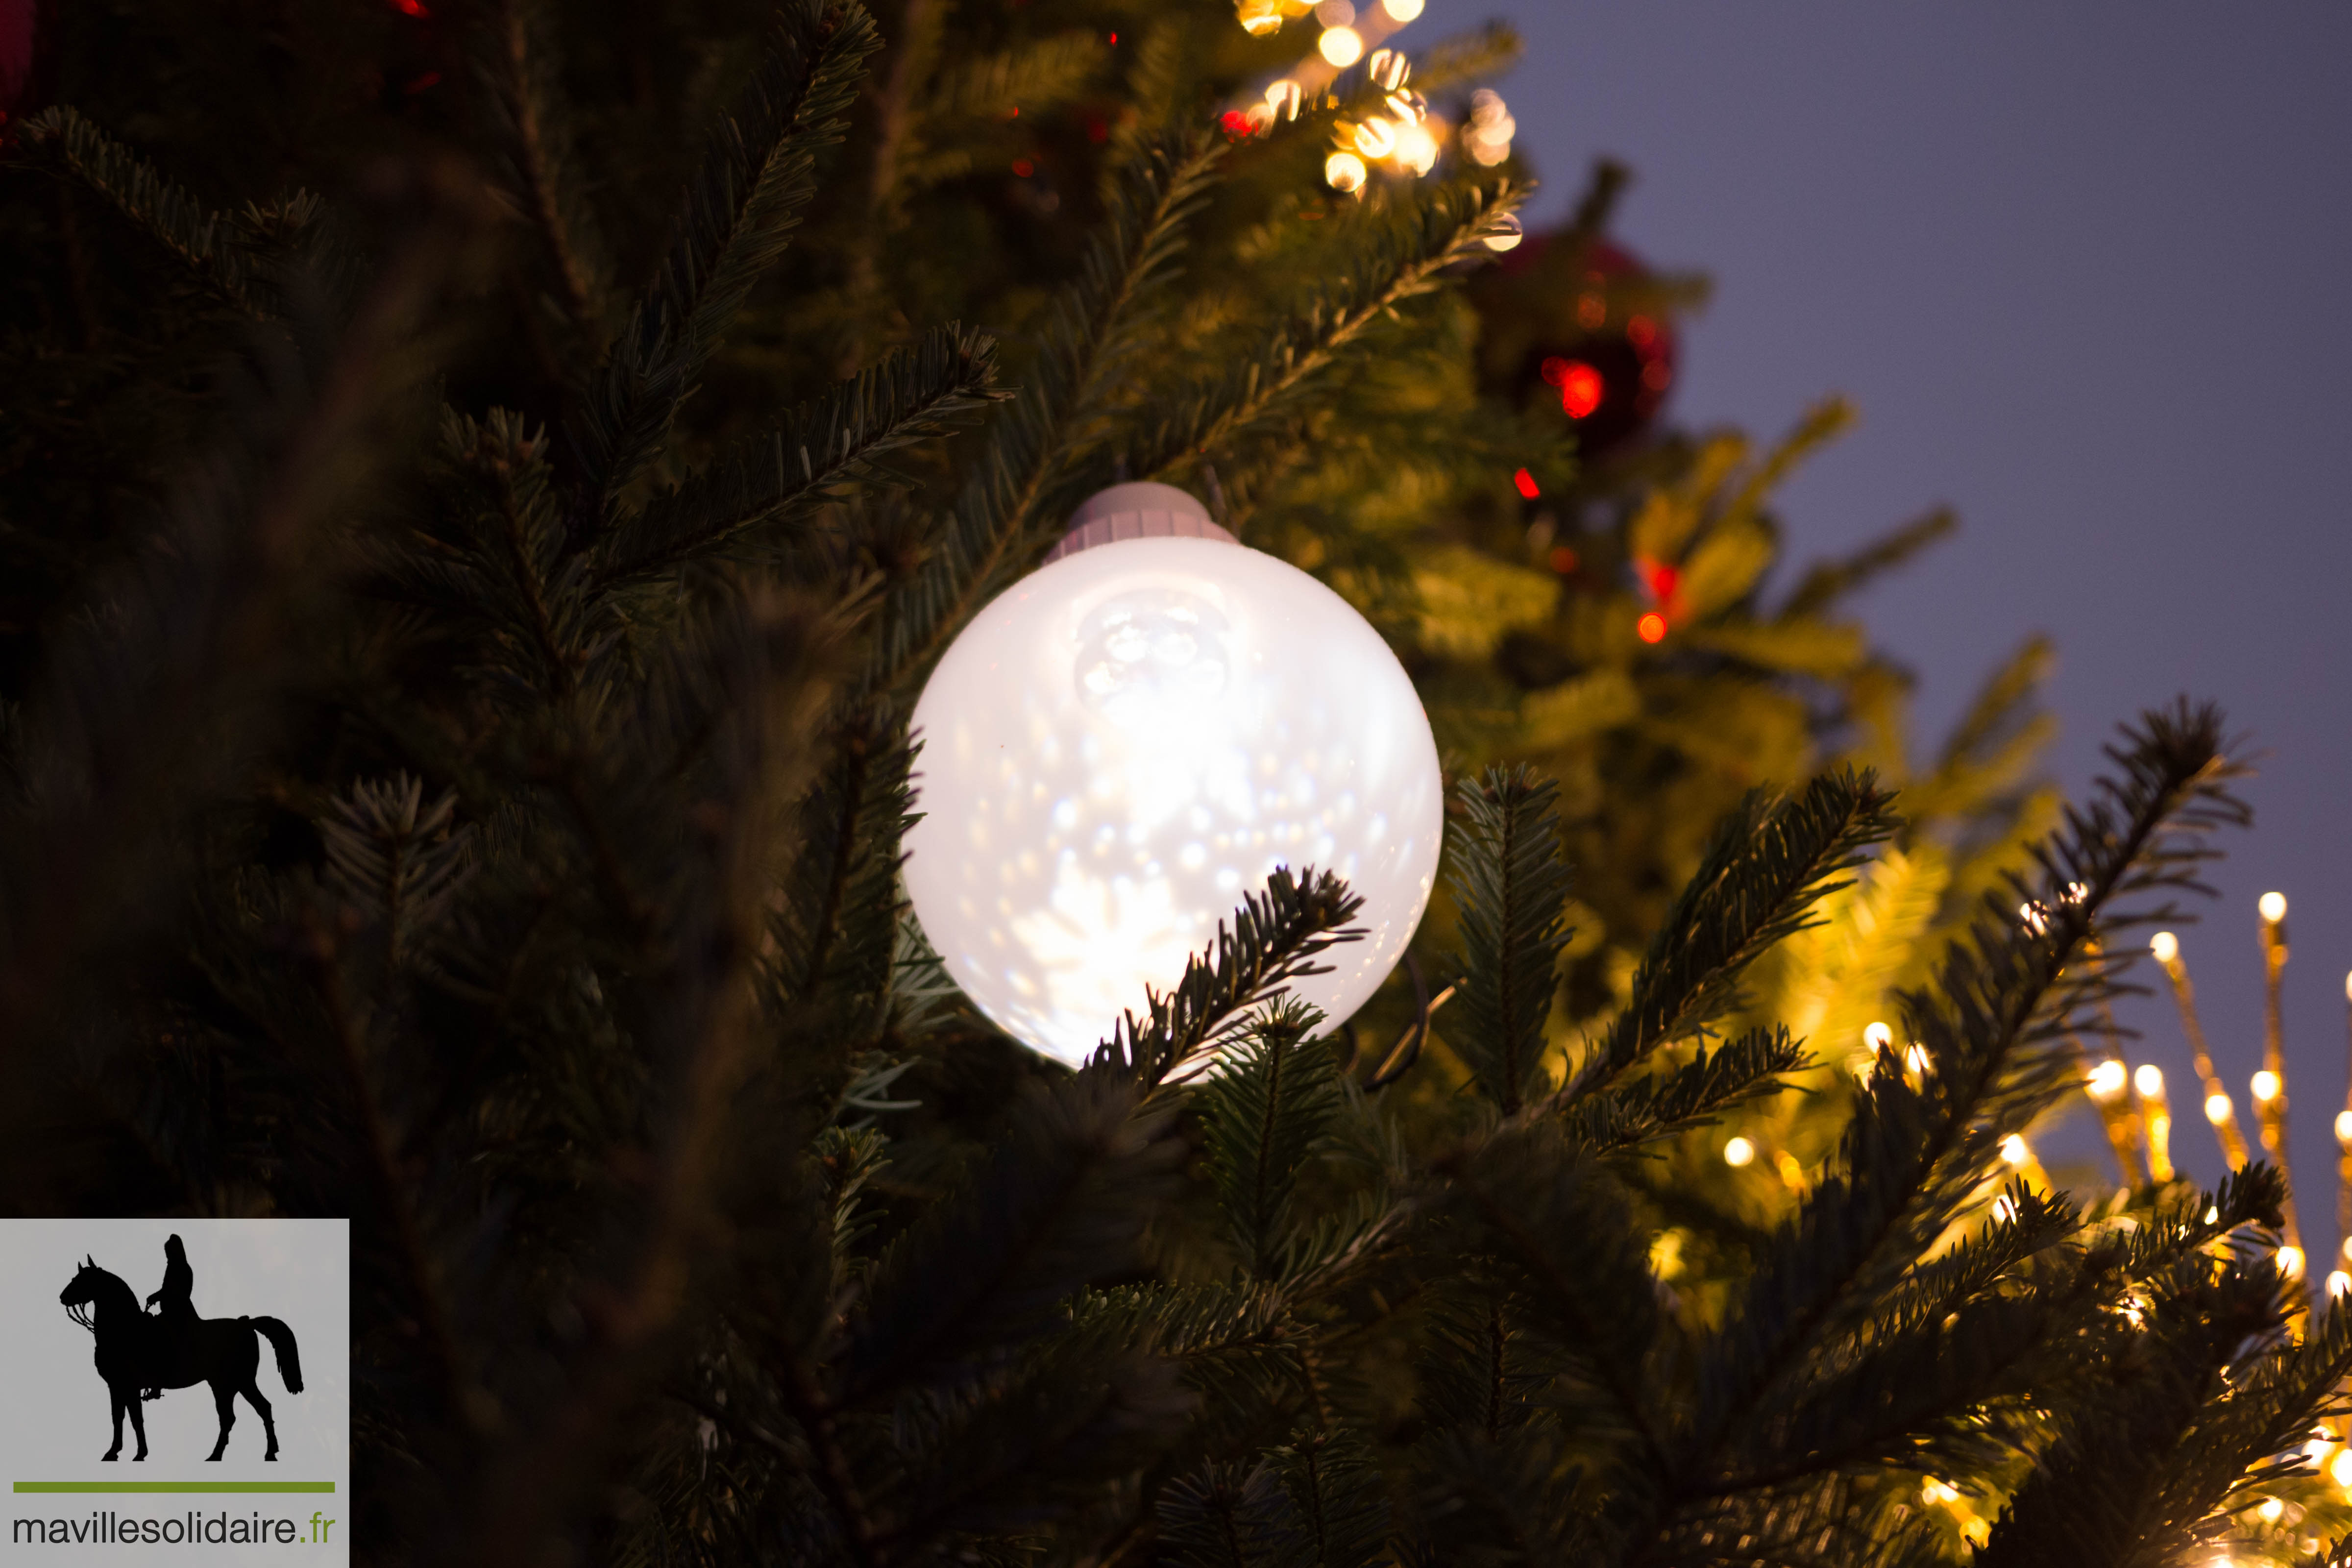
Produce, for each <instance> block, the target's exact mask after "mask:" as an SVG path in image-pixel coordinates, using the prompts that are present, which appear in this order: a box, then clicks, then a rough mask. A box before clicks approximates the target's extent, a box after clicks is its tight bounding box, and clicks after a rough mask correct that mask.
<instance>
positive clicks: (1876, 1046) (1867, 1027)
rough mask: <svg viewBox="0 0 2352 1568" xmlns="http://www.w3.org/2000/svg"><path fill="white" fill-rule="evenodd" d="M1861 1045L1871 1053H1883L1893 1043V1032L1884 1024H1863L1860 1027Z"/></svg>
mask: <svg viewBox="0 0 2352 1568" xmlns="http://www.w3.org/2000/svg"><path fill="white" fill-rule="evenodd" d="M1862 1043H1863V1044H1864V1045H1865V1046H1868V1047H1870V1048H1871V1049H1872V1050H1873V1051H1883V1050H1885V1048H1886V1047H1889V1046H1891V1045H1893V1044H1894V1043H1895V1031H1894V1030H1893V1029H1891V1028H1889V1027H1887V1026H1885V1024H1864V1026H1862Z"/></svg>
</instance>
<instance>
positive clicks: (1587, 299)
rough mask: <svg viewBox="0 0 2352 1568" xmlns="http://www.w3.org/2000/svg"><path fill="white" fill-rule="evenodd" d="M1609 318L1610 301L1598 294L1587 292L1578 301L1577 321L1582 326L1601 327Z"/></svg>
mask: <svg viewBox="0 0 2352 1568" xmlns="http://www.w3.org/2000/svg"><path fill="white" fill-rule="evenodd" d="M1608 320H1609V302H1608V301H1607V300H1603V299H1602V298H1601V296H1600V295H1598V294H1587V295H1585V296H1583V297H1582V298H1580V299H1579V300H1577V301H1576V321H1577V324H1578V325H1579V326H1582V327H1599V326H1601V324H1602V323H1603V322H1605V321H1608Z"/></svg>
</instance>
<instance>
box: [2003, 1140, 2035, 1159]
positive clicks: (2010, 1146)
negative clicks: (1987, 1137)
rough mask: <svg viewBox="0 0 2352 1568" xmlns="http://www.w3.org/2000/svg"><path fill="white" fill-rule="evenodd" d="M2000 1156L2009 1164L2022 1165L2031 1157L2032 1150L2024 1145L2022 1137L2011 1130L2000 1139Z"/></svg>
mask: <svg viewBox="0 0 2352 1568" xmlns="http://www.w3.org/2000/svg"><path fill="white" fill-rule="evenodd" d="M2000 1157H2001V1158H2002V1159H2003V1160H2004V1161H2006V1162H2008V1163H2010V1164H2012V1165H2022V1164H2025V1163H2028V1162H2030V1161H2031V1160H2032V1158H2033V1151H2032V1150H2031V1149H2029V1148H2027V1147H2026V1146H2025V1140H2024V1139H2023V1138H2021V1137H2020V1136H2018V1135H2017V1134H2016V1133H2014V1132H2012V1133H2011V1134H2010V1135H2009V1136H2008V1137H2006V1138H2004V1139H2002V1140H2001V1141H2000Z"/></svg>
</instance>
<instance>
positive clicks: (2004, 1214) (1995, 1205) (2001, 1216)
mask: <svg viewBox="0 0 2352 1568" xmlns="http://www.w3.org/2000/svg"><path fill="white" fill-rule="evenodd" d="M1992 1217H1993V1218H1995V1219H1997V1220H2001V1221H2004V1222H2006V1221H2009V1220H2013V1219H2015V1218H2016V1217H2017V1205H2016V1204H2015V1203H2014V1202H2013V1201H2011V1198H2010V1196H2009V1194H2006V1193H2003V1194H2001V1195H2000V1196H1999V1197H1997V1198H1995V1199H1993V1201H1992Z"/></svg>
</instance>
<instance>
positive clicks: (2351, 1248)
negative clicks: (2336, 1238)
mask: <svg viewBox="0 0 2352 1568" xmlns="http://www.w3.org/2000/svg"><path fill="white" fill-rule="evenodd" d="M2344 1258H2345V1260H2346V1261H2347V1262H2352V1236H2347V1237H2345V1238H2344Z"/></svg>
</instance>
